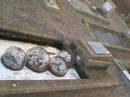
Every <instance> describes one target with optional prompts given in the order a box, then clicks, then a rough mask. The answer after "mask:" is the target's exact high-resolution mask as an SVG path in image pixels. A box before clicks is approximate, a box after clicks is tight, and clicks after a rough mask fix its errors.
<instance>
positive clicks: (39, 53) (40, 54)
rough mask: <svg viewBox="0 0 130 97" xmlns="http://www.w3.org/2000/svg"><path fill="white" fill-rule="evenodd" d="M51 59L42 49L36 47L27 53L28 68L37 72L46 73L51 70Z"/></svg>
mask: <svg viewBox="0 0 130 97" xmlns="http://www.w3.org/2000/svg"><path fill="white" fill-rule="evenodd" d="M49 62H50V57H49V55H48V54H47V52H46V50H45V49H44V48H42V47H34V48H31V49H30V50H28V52H27V63H26V66H27V67H28V68H29V69H31V70H33V71H35V72H44V71H46V70H47V69H48V68H49Z"/></svg>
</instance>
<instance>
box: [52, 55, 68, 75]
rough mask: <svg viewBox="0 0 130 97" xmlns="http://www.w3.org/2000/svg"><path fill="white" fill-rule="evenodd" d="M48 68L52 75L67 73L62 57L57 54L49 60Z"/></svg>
mask: <svg viewBox="0 0 130 97" xmlns="http://www.w3.org/2000/svg"><path fill="white" fill-rule="evenodd" d="M50 70H51V72H52V73H53V74H54V75H56V76H59V77H62V76H64V75H65V74H66V73H67V65H66V63H65V61H64V60H63V59H62V58H60V57H58V56H56V57H52V58H51V62H50Z"/></svg>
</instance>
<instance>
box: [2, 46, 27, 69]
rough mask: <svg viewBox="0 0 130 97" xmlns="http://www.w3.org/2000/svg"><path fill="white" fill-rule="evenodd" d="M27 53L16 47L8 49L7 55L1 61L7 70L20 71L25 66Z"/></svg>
mask: <svg viewBox="0 0 130 97" xmlns="http://www.w3.org/2000/svg"><path fill="white" fill-rule="evenodd" d="M25 59H26V58H25V52H24V51H23V50H22V49H21V48H19V47H15V46H11V47H9V48H8V49H7V51H6V53H5V54H4V55H3V56H2V57H1V61H2V63H3V65H4V66H5V67H6V68H9V69H11V70H20V69H22V68H23V66H24V65H25Z"/></svg>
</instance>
